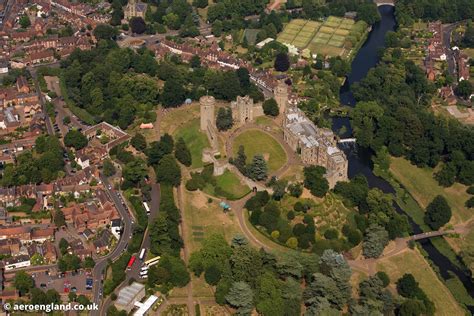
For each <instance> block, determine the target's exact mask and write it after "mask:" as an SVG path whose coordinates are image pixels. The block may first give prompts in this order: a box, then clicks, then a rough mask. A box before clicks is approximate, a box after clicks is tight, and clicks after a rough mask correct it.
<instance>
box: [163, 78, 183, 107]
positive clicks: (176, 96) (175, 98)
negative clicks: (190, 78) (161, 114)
mask: <svg viewBox="0 0 474 316" xmlns="http://www.w3.org/2000/svg"><path fill="white" fill-rule="evenodd" d="M185 99H186V90H185V89H184V87H183V83H182V81H181V80H179V79H177V78H173V77H172V78H170V79H168V80H166V82H165V85H164V87H163V93H162V95H161V102H162V103H163V106H164V107H166V108H170V107H177V106H179V105H181V104H183V102H184V101H185Z"/></svg>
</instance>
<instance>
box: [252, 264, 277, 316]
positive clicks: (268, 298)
mask: <svg viewBox="0 0 474 316" xmlns="http://www.w3.org/2000/svg"><path fill="white" fill-rule="evenodd" d="M282 285H283V283H282V282H280V281H279V280H278V279H277V278H276V277H275V276H274V275H273V274H272V273H270V272H268V271H267V272H265V273H264V274H263V275H261V276H259V278H258V280H257V290H256V292H257V293H256V296H255V307H256V308H257V311H258V312H259V313H260V314H261V315H281V314H282V311H283V306H284V300H283V297H282V289H281V288H282Z"/></svg>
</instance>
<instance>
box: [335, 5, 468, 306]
mask: <svg viewBox="0 0 474 316" xmlns="http://www.w3.org/2000/svg"><path fill="white" fill-rule="evenodd" d="M379 12H380V15H381V21H380V22H378V23H376V24H375V25H374V26H373V27H372V30H371V32H370V33H369V35H368V37H367V40H366V42H365V43H364V45H363V46H362V47H361V49H360V50H359V52H358V53H357V56H356V57H355V58H354V60H353V62H352V71H351V73H350V74H349V75H348V76H347V79H346V81H345V83H344V85H343V86H342V87H341V90H340V101H341V103H342V104H345V105H349V106H355V104H356V101H355V99H354V96H353V95H352V92H351V89H350V88H351V85H352V84H354V83H355V82H358V81H360V80H361V79H363V78H364V77H365V76H366V75H367V72H368V71H369V70H370V69H371V68H373V67H374V66H375V65H377V63H378V62H379V60H380V58H379V49H380V48H383V47H384V42H385V41H384V38H385V34H386V33H387V32H388V31H394V30H395V28H396V20H395V14H394V7H392V6H388V5H386V6H381V7H379ZM342 127H345V133H344V134H343V135H341V136H343V137H347V136H350V135H351V134H352V129H351V127H350V122H349V118H347V117H342V118H341V117H334V118H333V121H332V129H333V131H334V132H338V131H339V130H340V129H341V128H342ZM344 150H345V151H346V153H347V155H348V160H349V171H348V173H349V177H350V178H352V177H354V176H355V175H357V174H363V175H364V176H365V177H366V178H367V181H368V183H369V187H370V188H379V189H380V190H382V191H383V192H385V193H395V190H394V188H393V187H392V185H391V184H390V183H389V182H388V181H386V180H384V179H382V178H379V177H377V176H375V175H374V173H373V171H372V167H373V166H372V163H371V158H370V156H371V154H370V153H369V152H367V151H362V150H360V149H359V150H357V149H354V148H345V149H344ZM394 206H395V208H396V210H397V212H399V213H403V214H404V212H403V210H402V209H401V208H400V206H399V205H398V204H396V203H394ZM408 218H409V221H410V224H411V227H412V230H413V233H414V234H418V233H421V232H422V230H421V229H420V227H419V226H418V225H417V224H416V223H414V222H413V221H412V220H411V219H410V217H408ZM439 238H442V237H439ZM420 244H421V246H422V247H423V249H424V250H425V251H426V253H427V254H428V256H429V259H430V260H431V261H432V262H433V263H434V265H435V266H437V267H438V268H439V272H440V274H441V277H442V278H443V279H445V280H447V279H449V278H450V277H451V275H450V273H449V272H451V273H453V274H455V275H456V276H457V277H458V278H459V280H460V281H461V282H462V283H463V285H464V287H465V288H466V290H467V291H468V293H469V294H470V296H471V297H474V284H473V282H472V280H471V278H470V277H469V276H468V275H467V273H466V272H465V271H463V270H461V269H459V268H458V267H457V266H455V265H454V264H453V263H452V262H451V261H450V260H449V259H448V258H447V257H445V256H444V255H443V254H441V253H440V252H439V251H438V249H436V248H435V247H434V246H433V244H432V243H431V241H430V240H428V239H425V240H423V241H421V242H420ZM468 309H469V310H470V312H471V313H472V314H474V306H468Z"/></svg>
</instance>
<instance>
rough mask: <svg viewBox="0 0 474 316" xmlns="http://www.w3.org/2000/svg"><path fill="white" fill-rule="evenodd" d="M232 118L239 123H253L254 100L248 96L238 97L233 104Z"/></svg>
mask: <svg viewBox="0 0 474 316" xmlns="http://www.w3.org/2000/svg"><path fill="white" fill-rule="evenodd" d="M231 108H232V116H233V117H234V119H235V120H236V121H237V122H239V123H247V122H253V118H254V113H253V99H252V98H251V97H249V96H248V95H246V96H244V97H241V96H237V100H236V101H233V102H232V103H231Z"/></svg>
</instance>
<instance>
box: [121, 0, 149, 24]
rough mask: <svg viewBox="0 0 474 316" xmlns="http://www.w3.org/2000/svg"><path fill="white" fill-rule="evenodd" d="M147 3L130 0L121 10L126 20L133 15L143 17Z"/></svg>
mask: <svg viewBox="0 0 474 316" xmlns="http://www.w3.org/2000/svg"><path fill="white" fill-rule="evenodd" d="M146 8H147V4H146V3H143V2H141V1H138V2H136V1H135V0H130V1H129V2H128V4H127V6H126V7H125V10H123V14H124V17H125V19H126V20H130V19H131V18H133V17H140V18H143V19H144V18H145V13H146Z"/></svg>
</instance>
